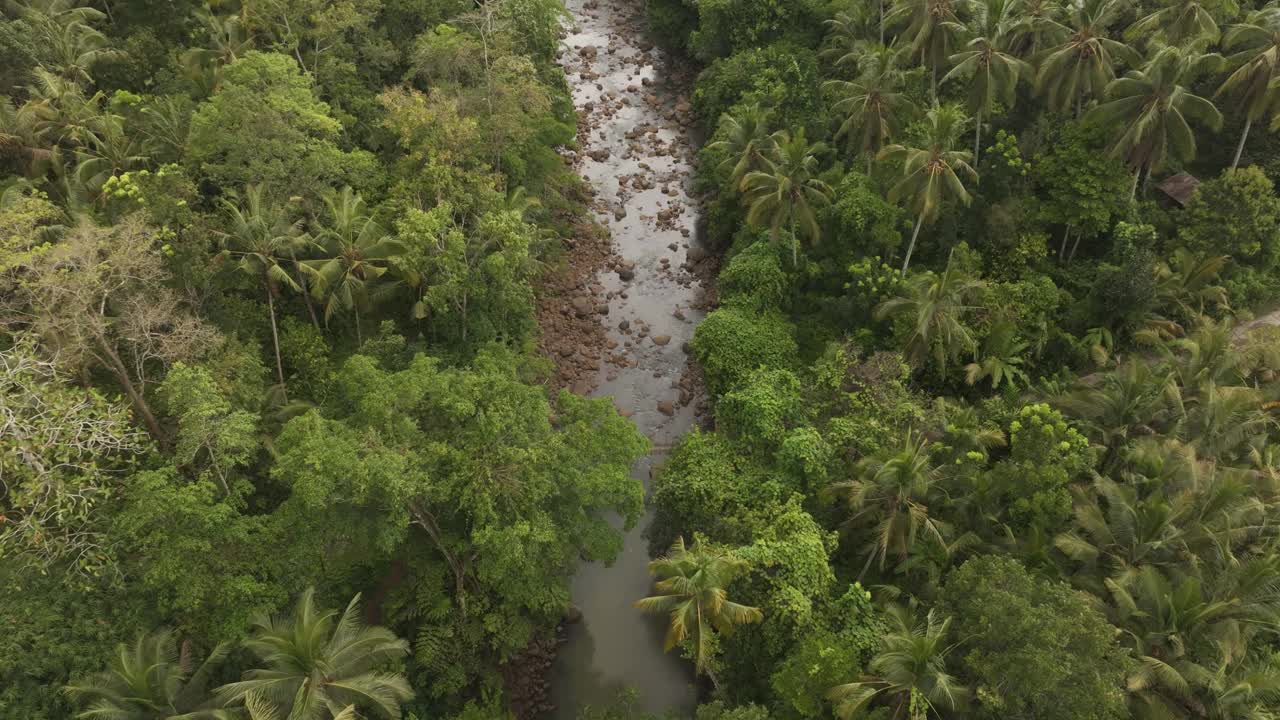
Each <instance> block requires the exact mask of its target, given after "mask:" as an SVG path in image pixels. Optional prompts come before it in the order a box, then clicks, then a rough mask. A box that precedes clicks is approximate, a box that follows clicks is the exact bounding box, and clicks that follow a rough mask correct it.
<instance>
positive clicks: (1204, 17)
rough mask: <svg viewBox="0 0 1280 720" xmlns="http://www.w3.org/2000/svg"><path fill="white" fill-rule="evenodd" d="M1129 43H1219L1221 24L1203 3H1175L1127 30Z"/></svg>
mask: <svg viewBox="0 0 1280 720" xmlns="http://www.w3.org/2000/svg"><path fill="white" fill-rule="evenodd" d="M1124 34H1125V38H1126V39H1127V40H1129V42H1143V41H1146V42H1151V41H1153V40H1154V41H1158V42H1160V43H1161V44H1162V45H1185V44H1187V43H1188V42H1191V41H1197V40H1199V41H1206V42H1208V43H1216V42H1218V37H1219V35H1220V34H1221V33H1220V32H1219V30H1218V21H1217V20H1214V19H1213V15H1211V14H1210V13H1209V11H1208V10H1207V9H1206V8H1205V6H1204V5H1203V4H1202V3H1201V2H1200V0H1173V2H1171V3H1169V4H1168V5H1166V6H1164V7H1162V8H1160V9H1159V10H1154V11H1152V12H1151V13H1148V14H1147V15H1146V16H1144V17H1141V18H1139V19H1138V20H1137V21H1136V22H1134V23H1133V24H1132V25H1130V26H1129V29H1128V30H1125V33H1124Z"/></svg>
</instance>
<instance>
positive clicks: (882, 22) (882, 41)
mask: <svg viewBox="0 0 1280 720" xmlns="http://www.w3.org/2000/svg"><path fill="white" fill-rule="evenodd" d="M880 44H881V45H884V0H880Z"/></svg>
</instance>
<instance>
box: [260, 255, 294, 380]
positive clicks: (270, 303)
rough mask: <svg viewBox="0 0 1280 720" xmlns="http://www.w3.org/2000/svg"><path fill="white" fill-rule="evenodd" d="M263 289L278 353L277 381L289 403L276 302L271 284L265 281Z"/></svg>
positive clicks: (273, 345)
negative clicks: (281, 355) (281, 360)
mask: <svg viewBox="0 0 1280 720" xmlns="http://www.w3.org/2000/svg"><path fill="white" fill-rule="evenodd" d="M262 287H263V288H265V289H266V291H267V312H268V314H269V315H271V346H272V348H273V349H274V350H275V352H276V379H277V380H279V381H280V394H281V395H282V396H283V397H284V399H285V401H286V402H288V400H289V391H288V389H287V388H286V387H285V384H284V363H282V362H280V331H279V330H278V329H277V328H276V301H275V298H274V297H273V293H272V292H271V282H270V281H269V280H263V283H262Z"/></svg>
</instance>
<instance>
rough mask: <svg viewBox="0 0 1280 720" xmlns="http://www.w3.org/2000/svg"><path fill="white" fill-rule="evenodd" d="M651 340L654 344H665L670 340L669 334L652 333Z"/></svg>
mask: <svg viewBox="0 0 1280 720" xmlns="http://www.w3.org/2000/svg"><path fill="white" fill-rule="evenodd" d="M652 340H653V344H654V345H666V344H667V343H669V342H671V336H670V335H654V336H653V338H652Z"/></svg>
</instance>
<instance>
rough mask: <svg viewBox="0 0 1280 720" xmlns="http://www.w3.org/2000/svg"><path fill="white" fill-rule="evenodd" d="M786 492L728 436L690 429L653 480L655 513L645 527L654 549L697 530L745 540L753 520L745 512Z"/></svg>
mask: <svg viewBox="0 0 1280 720" xmlns="http://www.w3.org/2000/svg"><path fill="white" fill-rule="evenodd" d="M788 495H789V489H788V488H787V487H786V485H785V484H784V483H783V482H781V481H780V480H779V479H778V478H775V477H773V476H771V475H768V474H766V473H765V472H764V470H763V469H762V468H761V467H760V465H759V464H758V463H757V462H755V461H753V460H752V459H751V458H749V457H747V456H745V455H743V454H741V453H739V452H737V451H736V449H735V448H734V446H733V445H732V444H731V443H730V442H729V440H728V439H727V438H725V437H723V436H722V435H719V434H714V433H703V432H692V433H689V434H688V435H686V436H685V437H684V439H683V440H681V442H680V444H679V445H678V446H677V447H676V449H675V452H673V453H672V455H671V459H670V460H669V461H668V462H667V465H666V467H664V468H663V469H662V472H661V474H659V475H658V476H657V477H656V478H655V479H654V482H653V494H652V497H651V499H650V503H651V504H652V505H653V507H654V509H655V511H656V516H655V518H654V521H653V523H652V524H650V526H649V527H648V528H647V530H646V534H647V536H648V538H649V548H650V551H651V552H661V551H662V549H664V548H666V547H667V546H669V545H670V544H671V543H672V542H673V541H674V540H675V538H676V537H679V536H681V535H690V534H692V533H693V532H694V531H697V532H703V533H709V534H712V535H714V536H715V537H718V538H723V539H725V540H726V541H727V542H731V543H735V544H741V543H747V542H749V541H750V537H751V535H750V532H751V529H752V525H751V524H750V523H746V522H743V521H742V519H741V517H742V515H743V514H744V513H746V512H749V511H750V510H751V509H752V508H759V507H775V506H777V505H779V504H781V503H782V502H783V501H784V500H785V499H786V497H787V496H788Z"/></svg>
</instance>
